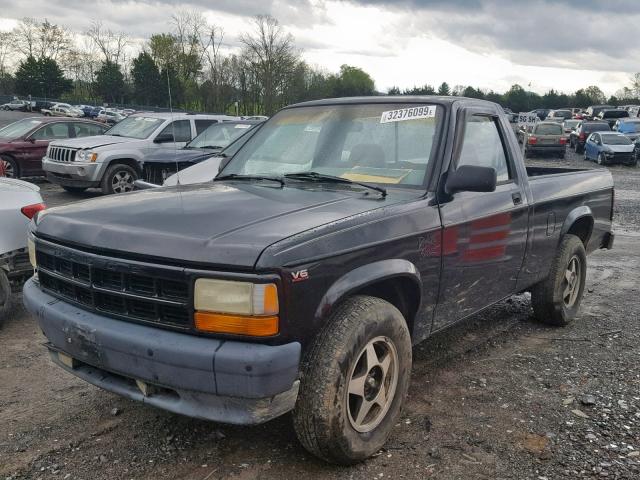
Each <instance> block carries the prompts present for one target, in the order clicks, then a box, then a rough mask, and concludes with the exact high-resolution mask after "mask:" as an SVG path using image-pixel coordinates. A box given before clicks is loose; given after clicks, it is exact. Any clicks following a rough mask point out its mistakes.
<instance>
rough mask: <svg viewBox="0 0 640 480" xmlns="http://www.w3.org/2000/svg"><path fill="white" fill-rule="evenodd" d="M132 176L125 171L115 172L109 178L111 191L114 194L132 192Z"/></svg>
mask: <svg viewBox="0 0 640 480" xmlns="http://www.w3.org/2000/svg"><path fill="white" fill-rule="evenodd" d="M133 182H134V178H133V176H132V175H131V174H130V173H129V172H127V171H126V170H120V171H117V172H116V173H115V174H114V175H113V177H112V178H111V189H112V190H113V192H114V193H125V192H130V191H132V190H133Z"/></svg>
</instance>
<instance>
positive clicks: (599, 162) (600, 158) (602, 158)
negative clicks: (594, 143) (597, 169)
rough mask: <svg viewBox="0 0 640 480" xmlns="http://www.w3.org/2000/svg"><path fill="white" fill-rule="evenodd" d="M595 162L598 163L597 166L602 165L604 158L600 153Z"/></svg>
mask: <svg viewBox="0 0 640 480" xmlns="http://www.w3.org/2000/svg"><path fill="white" fill-rule="evenodd" d="M596 161H597V162H598V165H604V157H603V156H602V154H601V153H599V154H598V159H597V160H596Z"/></svg>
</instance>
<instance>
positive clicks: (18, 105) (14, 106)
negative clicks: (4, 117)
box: [0, 100, 30, 112]
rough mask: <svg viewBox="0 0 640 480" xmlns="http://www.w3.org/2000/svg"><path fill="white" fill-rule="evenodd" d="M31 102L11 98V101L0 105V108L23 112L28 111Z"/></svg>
mask: <svg viewBox="0 0 640 480" xmlns="http://www.w3.org/2000/svg"><path fill="white" fill-rule="evenodd" d="M29 106H30V103H29V102H27V101H26V100H11V101H10V102H9V103H5V104H4V105H0V109H2V110H17V111H21V112H26V111H27V110H28V109H29Z"/></svg>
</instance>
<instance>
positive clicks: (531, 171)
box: [526, 167, 589, 178]
mask: <svg viewBox="0 0 640 480" xmlns="http://www.w3.org/2000/svg"><path fill="white" fill-rule="evenodd" d="M526 170H527V176H529V178H531V177H542V176H544V175H557V174H560V173H577V172H586V171H588V170H589V169H588V168H565V167H526Z"/></svg>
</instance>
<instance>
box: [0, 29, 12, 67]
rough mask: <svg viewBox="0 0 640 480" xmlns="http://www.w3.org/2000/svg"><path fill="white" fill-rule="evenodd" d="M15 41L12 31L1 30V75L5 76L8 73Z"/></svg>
mask: <svg viewBox="0 0 640 480" xmlns="http://www.w3.org/2000/svg"><path fill="white" fill-rule="evenodd" d="M13 43H14V34H13V33H12V32H0V77H4V76H5V75H6V74H7V73H8V70H9V58H10V54H11V52H12V50H13Z"/></svg>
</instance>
